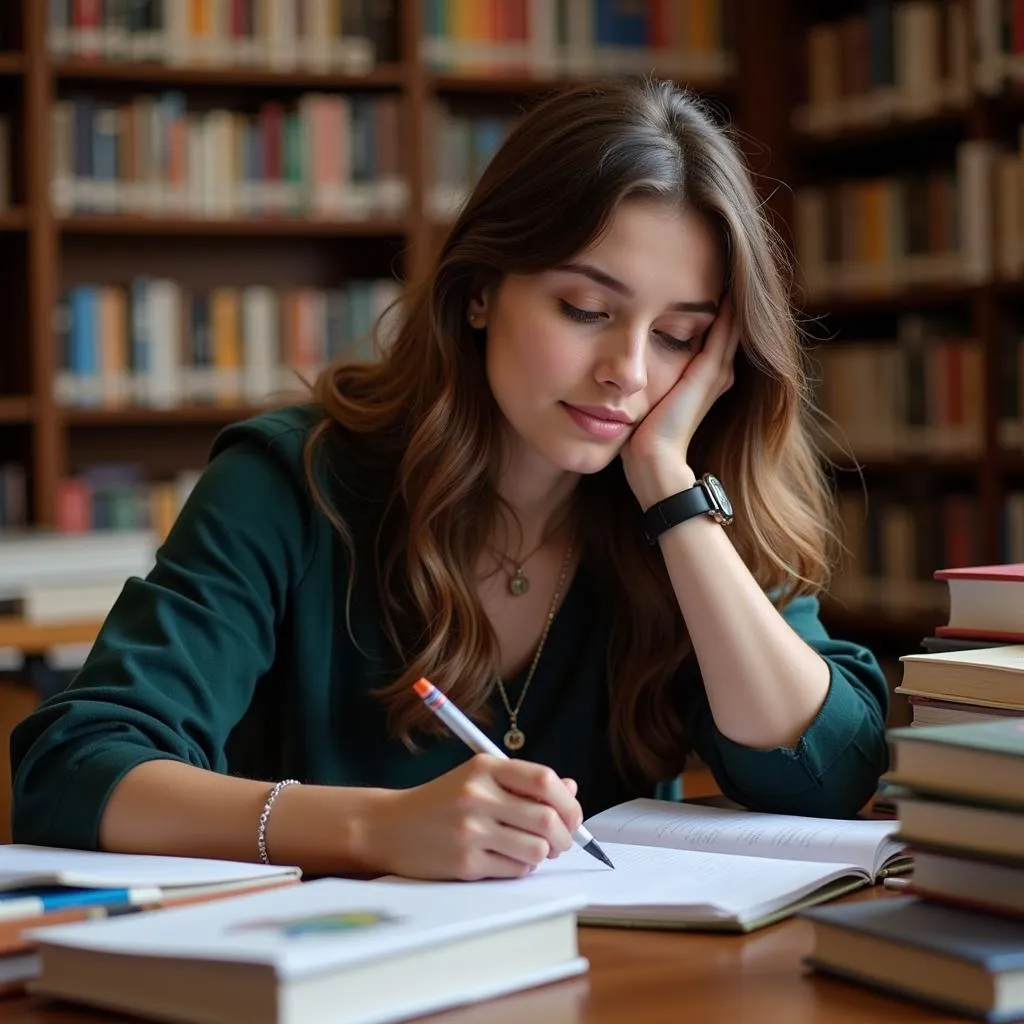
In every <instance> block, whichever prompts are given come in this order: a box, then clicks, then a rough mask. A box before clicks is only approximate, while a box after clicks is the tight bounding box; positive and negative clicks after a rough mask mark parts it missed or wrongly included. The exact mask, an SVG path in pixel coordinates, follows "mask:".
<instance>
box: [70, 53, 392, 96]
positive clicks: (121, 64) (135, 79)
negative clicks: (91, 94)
mask: <svg viewBox="0 0 1024 1024" xmlns="http://www.w3.org/2000/svg"><path fill="white" fill-rule="evenodd" d="M50 68H51V71H52V72H53V74H54V76H55V77H56V78H57V79H58V81H64V82H85V81H87V82H129V83H131V84H132V85H167V86H231V87H233V88H245V89H263V88H274V89H337V90H350V89H398V88H401V87H402V86H404V85H405V83H406V80H407V77H408V76H407V74H406V70H405V67H404V66H403V65H401V64H381V65H380V66H378V67H376V68H374V69H373V70H372V71H370V72H368V73H367V74H365V75H345V74H340V73H337V72H327V73H322V72H317V71H306V70H296V71H274V70H272V69H269V68H261V67H231V68H205V67H194V66H182V67H179V66H175V65H169V64H157V63H142V62H130V61H116V62H115V61H105V60H83V59H76V60H60V61H54V62H53V63H52V64H51V65H50Z"/></svg>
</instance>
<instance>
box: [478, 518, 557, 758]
mask: <svg viewBox="0 0 1024 1024" xmlns="http://www.w3.org/2000/svg"><path fill="white" fill-rule="evenodd" d="M575 541H576V535H575V534H573V535H572V536H571V537H570V538H569V546H568V548H566V551H565V558H564V559H563V560H562V571H561V572H560V573H559V575H558V583H557V584H555V593H554V596H553V597H552V598H551V607H550V608H549V609H548V617H547V620H546V621H545V623H544V631H543V632H542V633H541V635H540V643H539V644H537V651H536V653H535V654H534V656H533V661H532V662H531V663H530V670H529V672H527V673H526V681H525V682H524V683H523V688H522V690H521V691H520V692H519V700H517V701H516V706H515V707H512V705H511V704H510V703H509V699H508V693H507V692H506V691H505V684H504V682H502V679H501V676H495V677H494V682H495V684H496V685H497V687H498V693H500V694H501V702H502V703H503V704H504V705H505V710H506V711H507V712H508V730H507V731H506V732H505V735H504V736H503V737H502V742H503V743H504V744H505V746H506V747H507V748H508V749H509V750H522V748H523V744H524V743H526V733H524V732H523V730H522V729H520V728H519V709H520V708H521V707H522V706H523V701H524V700H525V699H526V691H527V690H528V689H529V688H530V683H531V682H533V674H534V673H535V672H536V671H537V663H538V662H539V661H540V655H541V651H543V650H544V644H545V643H546V642H547V639H548V633H550V632H551V623H552V622H554V621H555V615H556V614H557V613H558V602H559V600H560V599H561V597H562V589H563V588H564V587H565V578H566V576H567V575H568V573H569V563H570V562H571V561H572V552H573V548H574V546H575Z"/></svg>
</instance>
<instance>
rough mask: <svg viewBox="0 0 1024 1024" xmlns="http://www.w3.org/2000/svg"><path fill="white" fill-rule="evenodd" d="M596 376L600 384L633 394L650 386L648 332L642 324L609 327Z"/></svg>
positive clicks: (604, 338) (603, 339)
mask: <svg viewBox="0 0 1024 1024" xmlns="http://www.w3.org/2000/svg"><path fill="white" fill-rule="evenodd" d="M602 341H603V342H604V344H603V347H602V351H601V358H600V359H599V360H598V364H597V367H596V372H595V376H596V378H597V380H598V382H599V383H600V384H603V385H605V386H606V387H610V388H614V389H615V390H616V391H621V392H622V393H623V394H626V395H632V394H635V393H636V392H637V391H642V390H643V389H644V388H645V387H647V332H646V330H645V329H642V328H636V329H634V328H623V329H622V330H615V331H608V332H607V333H606V334H605V335H604V337H603V338H602Z"/></svg>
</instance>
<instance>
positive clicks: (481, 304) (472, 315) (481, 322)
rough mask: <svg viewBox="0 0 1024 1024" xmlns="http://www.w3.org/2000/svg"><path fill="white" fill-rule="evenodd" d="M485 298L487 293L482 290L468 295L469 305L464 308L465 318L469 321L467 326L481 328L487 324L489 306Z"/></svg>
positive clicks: (475, 328)
mask: <svg viewBox="0 0 1024 1024" xmlns="http://www.w3.org/2000/svg"><path fill="white" fill-rule="evenodd" d="M487 299H488V296H487V293H486V292H484V291H479V292H477V293H476V294H475V295H471V296H470V299H469V306H468V307H467V309H466V319H467V320H468V321H469V326H470V327H472V328H473V329H474V330H481V329H483V328H484V327H486V326H487V312H488V306H489V303H488V301H487Z"/></svg>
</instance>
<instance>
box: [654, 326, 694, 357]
mask: <svg viewBox="0 0 1024 1024" xmlns="http://www.w3.org/2000/svg"><path fill="white" fill-rule="evenodd" d="M654 333H655V335H656V336H657V337H658V340H659V341H661V343H662V344H663V345H665V346H667V347H668V348H670V349H672V350H673V351H674V352H691V351H693V347H694V342H695V341H696V339H695V338H677V337H675V335H672V334H666V333H665V332H664V331H655V332H654Z"/></svg>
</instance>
